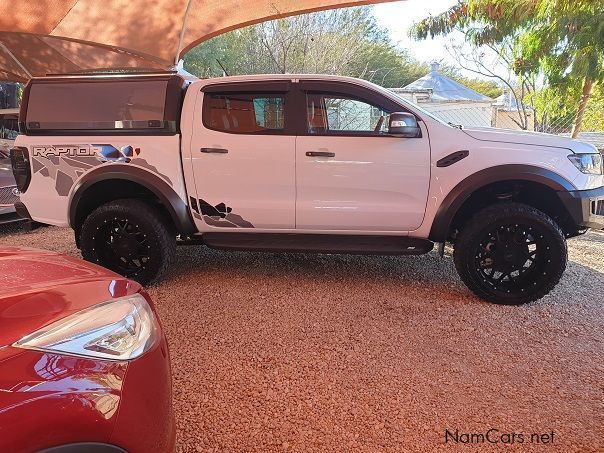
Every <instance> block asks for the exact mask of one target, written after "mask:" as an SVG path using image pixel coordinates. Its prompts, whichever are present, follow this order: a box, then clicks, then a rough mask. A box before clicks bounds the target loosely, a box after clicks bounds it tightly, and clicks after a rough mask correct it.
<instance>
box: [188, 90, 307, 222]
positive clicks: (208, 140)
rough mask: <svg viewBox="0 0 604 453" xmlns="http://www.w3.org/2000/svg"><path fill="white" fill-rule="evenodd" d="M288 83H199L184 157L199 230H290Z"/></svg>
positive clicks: (292, 218) (292, 219) (291, 156)
mask: <svg viewBox="0 0 604 453" xmlns="http://www.w3.org/2000/svg"><path fill="white" fill-rule="evenodd" d="M289 86H290V82H289V81H276V82H262V83H255V82H252V83H240V82H237V83H226V84H217V85H211V86H206V87H205V88H203V89H202V95H201V96H200V97H199V99H200V101H198V103H197V107H196V112H195V125H194V127H193V135H192V142H191V161H192V166H193V172H194V179H195V186H196V192H197V199H196V200H193V201H194V202H193V203H192V208H193V215H194V216H195V217H196V218H197V221H198V225H199V224H201V227H202V228H200V229H201V230H202V231H217V230H224V229H240V230H247V231H250V230H251V229H268V230H280V229H293V228H295V215H296V212H295V201H296V200H295V190H296V187H295V177H296V175H295V141H296V137H295V133H294V131H293V126H292V125H290V118H289V116H290V115H291V112H290V110H291V109H290V106H289V105H288V102H289V100H288V90H289Z"/></svg>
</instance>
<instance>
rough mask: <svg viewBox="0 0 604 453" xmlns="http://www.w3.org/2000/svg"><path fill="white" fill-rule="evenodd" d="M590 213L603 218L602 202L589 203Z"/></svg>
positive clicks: (603, 208) (603, 205)
mask: <svg viewBox="0 0 604 453" xmlns="http://www.w3.org/2000/svg"><path fill="white" fill-rule="evenodd" d="M591 213H592V214H595V215H601V216H604V200H596V201H592V202H591Z"/></svg>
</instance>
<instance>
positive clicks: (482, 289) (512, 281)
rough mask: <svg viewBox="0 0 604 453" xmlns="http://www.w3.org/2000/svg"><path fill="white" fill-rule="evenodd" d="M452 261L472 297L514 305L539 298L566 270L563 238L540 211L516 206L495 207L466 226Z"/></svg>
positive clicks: (518, 204) (511, 204) (480, 214)
mask: <svg viewBox="0 0 604 453" xmlns="http://www.w3.org/2000/svg"><path fill="white" fill-rule="evenodd" d="M454 260H455V266H456V268H457V270H458V272H459V275H460V277H461V278H462V280H463V281H464V283H465V284H466V285H467V286H468V287H469V288H470V289H471V290H472V291H473V292H474V293H475V294H476V295H478V296H479V297H481V298H482V299H485V300H488V301H490V302H495V303H499V304H507V305H519V304H524V303H527V302H531V301H534V300H537V299H540V298H541V297H543V296H544V295H546V294H547V293H549V292H550V291H551V290H552V289H553V288H554V286H555V285H556V284H557V283H558V281H559V280H560V278H561V276H562V274H563V272H564V269H565V268H566V262H567V247H566V240H565V238H564V233H563V232H562V231H561V230H560V227H559V226H558V225H557V224H556V223H555V222H554V221H553V220H552V219H551V218H550V217H548V216H547V215H546V214H544V213H543V212H541V211H539V210H537V209H535V208H533V207H531V206H527V205H523V204H520V203H505V204H498V205H494V206H490V207H488V208H485V209H484V210H482V211H480V212H479V213H477V214H476V215H475V216H474V217H473V218H472V219H471V220H470V221H469V222H468V223H467V225H466V227H465V228H464V229H463V230H462V232H461V233H460V234H459V237H458V238H457V241H456V243H455V253H454Z"/></svg>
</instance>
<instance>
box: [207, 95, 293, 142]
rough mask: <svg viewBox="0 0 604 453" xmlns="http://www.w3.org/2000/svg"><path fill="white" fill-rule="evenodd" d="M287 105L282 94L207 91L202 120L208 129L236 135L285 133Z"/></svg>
mask: <svg viewBox="0 0 604 453" xmlns="http://www.w3.org/2000/svg"><path fill="white" fill-rule="evenodd" d="M284 106H285V99H284V97H283V95H274V94H260V93H252V94H249V93H206V94H205V95H204V98H203V123H204V125H205V126H206V127H207V128H209V129H214V130H217V131H222V132H230V133H233V134H271V133H282V132H283V130H284V128H285V112H284Z"/></svg>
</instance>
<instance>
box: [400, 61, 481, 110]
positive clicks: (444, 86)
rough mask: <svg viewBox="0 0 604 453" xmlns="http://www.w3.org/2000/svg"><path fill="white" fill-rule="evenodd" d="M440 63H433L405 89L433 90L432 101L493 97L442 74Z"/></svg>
mask: <svg viewBox="0 0 604 453" xmlns="http://www.w3.org/2000/svg"><path fill="white" fill-rule="evenodd" d="M438 69H439V64H438V63H432V70H431V71H430V73H428V74H426V75H425V76H423V77H421V78H419V79H417V80H416V81H415V82H412V83H410V84H409V85H407V86H406V87H404V90H405V91H407V90H409V91H412V90H431V91H432V95H431V96H430V102H450V101H476V102H490V101H492V99H491V98H490V97H487V96H485V95H483V94H480V93H479V92H477V91H475V90H473V89H472V88H468V87H467V86H465V85H462V84H461V83H459V82H456V81H455V80H453V79H450V78H449V77H447V76H444V75H442V74H441V73H440V72H439V71H438Z"/></svg>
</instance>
